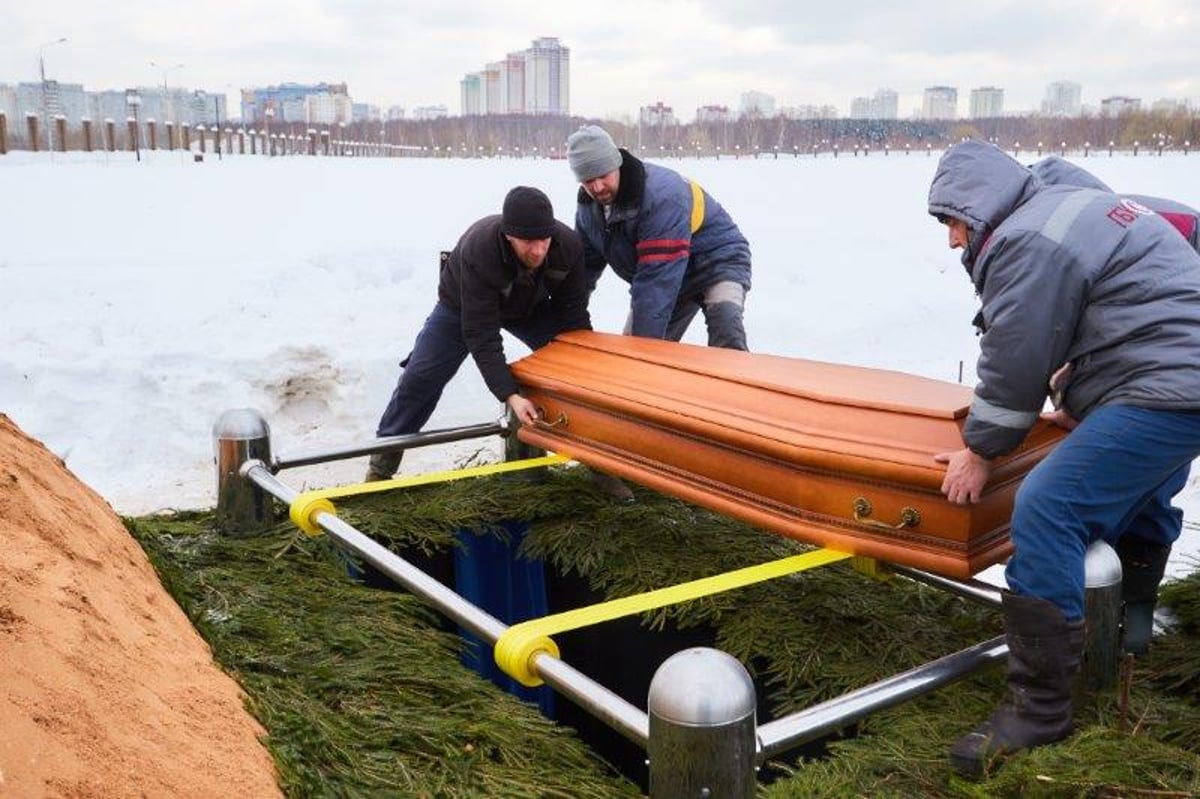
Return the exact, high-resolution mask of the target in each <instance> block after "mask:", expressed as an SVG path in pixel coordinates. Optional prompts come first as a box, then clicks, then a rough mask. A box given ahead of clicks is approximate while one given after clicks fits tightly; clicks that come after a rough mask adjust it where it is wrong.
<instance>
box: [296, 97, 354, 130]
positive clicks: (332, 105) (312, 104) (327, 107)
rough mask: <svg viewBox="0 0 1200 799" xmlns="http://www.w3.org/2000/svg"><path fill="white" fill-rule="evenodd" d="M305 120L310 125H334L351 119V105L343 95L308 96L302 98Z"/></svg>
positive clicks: (348, 98) (352, 112)
mask: <svg viewBox="0 0 1200 799" xmlns="http://www.w3.org/2000/svg"><path fill="white" fill-rule="evenodd" d="M304 102H305V103H306V107H305V109H304V114H305V119H306V120H307V122H308V124H310V125H336V124H338V123H339V122H340V123H343V124H344V123H347V122H349V121H350V120H351V119H352V118H353V114H354V111H353V104H352V103H351V102H350V97H349V95H345V94H328V93H326V94H310V95H308V96H307V97H305V98H304Z"/></svg>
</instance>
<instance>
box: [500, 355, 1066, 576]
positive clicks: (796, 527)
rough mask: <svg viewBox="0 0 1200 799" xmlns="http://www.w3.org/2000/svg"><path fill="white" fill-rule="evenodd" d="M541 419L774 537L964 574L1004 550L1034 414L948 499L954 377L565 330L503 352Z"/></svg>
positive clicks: (1036, 456)
mask: <svg viewBox="0 0 1200 799" xmlns="http://www.w3.org/2000/svg"><path fill="white" fill-rule="evenodd" d="M512 368H513V372H514V373H515V375H516V377H517V380H518V381H519V382H520V384H521V387H522V393H524V394H525V395H526V396H527V397H529V398H530V399H531V400H532V401H533V402H534V403H535V404H536V405H538V406H539V407H540V408H541V410H542V413H543V420H544V421H542V422H540V423H539V424H537V425H535V426H533V427H524V428H522V429H521V431H520V433H519V435H520V438H521V440H523V441H525V442H526V443H528V444H532V445H535V446H538V447H542V448H544V449H547V450H550V451H552V452H558V453H561V454H564V455H568V456H570V457H572V458H575V459H576V460H578V461H581V462H583V463H586V464H589V465H592V466H595V467H597V468H599V469H602V470H604V471H607V472H611V473H613V474H616V475H619V476H621V477H624V478H627V479H629V480H631V481H633V482H636V483H640V484H641V485H644V486H647V487H649V488H652V489H655V490H657V491H661V492H663V493H666V494H671V495H673V496H677V497H680V498H682V499H685V500H688V501H690V502H694V503H696V504H698V505H702V506H705V507H708V508H711V509H713V510H715V511H718V512H720V513H724V514H727V515H729V516H733V517H736V518H738V519H742V520H744V521H746V522H749V523H750V524H753V525H756V526H759V527H763V528H766V529H768V530H772V531H774V532H776V533H780V534H782V535H786V536H790V537H792V538H796V539H800V540H802V541H807V542H809V543H812V544H818V545H821V546H827V547H831V548H833V549H838V550H842V551H846V552H852V553H854V554H857V555H865V556H868V557H873V558H878V559H880V560H885V561H889V562H893V563H900V564H905V565H909V566H915V567H917V568H921V569H926V570H929V571H933V572H937V573H939V574H943V575H947V576H950V577H957V578H966V577H969V576H971V575H973V574H975V573H976V572H978V571H980V570H982V569H984V568H986V567H987V566H990V565H992V564H994V563H997V562H999V561H1002V560H1004V559H1005V558H1006V557H1007V556H1008V555H1009V553H1010V552H1011V550H1012V547H1011V545H1010V544H1009V541H1008V526H1009V517H1010V515H1011V512H1012V502H1013V497H1014V495H1015V493H1016V489H1017V486H1018V485H1019V483H1020V481H1021V478H1022V477H1023V476H1024V475H1025V474H1026V473H1027V472H1028V471H1029V470H1030V469H1031V468H1032V467H1033V466H1034V464H1036V463H1037V462H1038V461H1039V460H1041V459H1042V458H1043V457H1045V455H1047V454H1048V453H1049V452H1050V450H1051V449H1052V448H1053V446H1054V444H1055V443H1056V442H1057V441H1058V439H1059V438H1060V437H1061V435H1062V432H1061V431H1060V430H1059V429H1058V428H1055V427H1053V426H1052V425H1049V424H1047V423H1045V422H1039V423H1038V426H1037V427H1035V428H1034V429H1033V431H1032V432H1031V433H1030V434H1029V436H1028V437H1027V438H1026V440H1025V443H1024V444H1023V445H1022V446H1021V448H1020V449H1018V450H1017V451H1016V452H1014V453H1013V454H1012V455H1009V456H1007V457H1005V458H1002V459H999V460H998V461H997V462H996V466H995V469H994V471H993V474H992V478H991V480H990V481H989V483H988V486H987V487H986V489H985V493H984V496H983V498H982V499H981V501H980V503H978V504H976V505H971V506H967V507H963V506H956V505H952V504H950V503H949V502H947V501H946V500H945V498H944V497H943V496H942V494H941V491H940V486H941V483H942V478H943V476H944V474H945V467H944V466H942V465H941V464H939V463H936V462H935V461H934V459H933V456H934V455H935V454H936V453H939V452H948V451H952V450H956V449H960V448H961V447H962V445H963V444H962V437H961V429H962V425H963V422H964V420H965V418H966V415H967V410H968V407H969V405H970V402H971V390H970V389H969V388H967V387H965V386H960V385H956V384H953V383H944V382H941V381H937V380H930V379H927V378H922V377H916V376H913V375H907V374H902V373H899V372H889V371H883V370H879V369H867V368H862V367H854V366H842V365H837V364H829V363H820V362H817V361H805V360H799V359H794V358H782V357H778V356H771V355H760V354H756V353H745V352H738V351H734V350H724V349H714V348H709V347H697V346H692V345H688V344H676V343H673V342H666V341H657V340H654V339H646V338H635V337H632V336H615V335H608V334H603V333H594V332H587V331H578V332H573V333H568V334H564V335H562V336H559V337H558V338H557V339H556V340H555V341H554V342H552V343H551V344H549V345H548V346H546V347H543V348H542V349H540V350H538V351H537V352H535V353H533V354H532V355H529V356H528V357H526V358H523V359H521V360H519V361H517V362H515V363H514V364H513V365H512Z"/></svg>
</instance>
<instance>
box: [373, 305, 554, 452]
mask: <svg viewBox="0 0 1200 799" xmlns="http://www.w3.org/2000/svg"><path fill="white" fill-rule="evenodd" d="M504 329H505V330H507V331H508V332H510V333H512V334H513V335H514V336H516V337H517V338H519V339H520V340H521V341H523V342H524V343H525V344H526V346H528V347H529V348H530V349H533V350H536V349H538V348H539V347H542V346H545V345H546V344H548V343H549V342H550V339H552V338H554V336H555V335H556V334H557V332H558V331H557V330H554V329H553V324H552V320H551V319H550V318H548V317H546V316H543V315H536V314H535V315H534V316H532V317H530V318H528V319H524V320H521V321H520V322H516V323H513V324H511V325H506V326H505V327H504ZM466 358H467V344H466V342H465V341H463V335H462V317H461V316H460V315H459V313H458V311H455V310H454V309H452V308H449V307H447V306H445V305H443V304H442V303H440V302H439V303H438V304H437V305H435V306H434V308H433V312H432V313H430V314H429V318H428V319H426V320H425V325H424V327H422V328H421V332H420V333H418V334H417V340H416V343H414V344H413V349H412V352H411V353H410V354H409V356H408V357H407V358H405V359H404V360H403V361H401V362H400V366H401V367H402V368H403V370H404V371H403V372H401V374H400V380H399V382H397V383H396V389H395V391H393V392H392V399H391V401H390V402H388V406H387V408H386V409H385V410H384V412H383V416H382V417H381V418H380V420H379V427H378V429H377V430H376V431H375V435H377V436H398V435H404V434H406V433H416V432H417V431H419V430H420V429H421V428H422V427H424V426H425V423H426V422H428V421H429V417H430V416H433V412H434V410H436V409H437V404H438V401H439V400H440V399H441V398H442V391H443V390H444V389H445V388H446V384H447V383H449V382H450V380H451V378H453V377H454V375H455V374H456V373H457V372H458V367H460V366H462V362H463V361H464V360H466Z"/></svg>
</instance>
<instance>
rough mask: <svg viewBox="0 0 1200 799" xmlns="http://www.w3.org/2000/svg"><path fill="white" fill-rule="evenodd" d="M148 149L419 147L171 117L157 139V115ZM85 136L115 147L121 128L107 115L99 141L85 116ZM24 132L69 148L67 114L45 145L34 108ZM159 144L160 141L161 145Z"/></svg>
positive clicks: (86, 144) (342, 152) (35, 141)
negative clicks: (174, 120) (161, 137)
mask: <svg viewBox="0 0 1200 799" xmlns="http://www.w3.org/2000/svg"><path fill="white" fill-rule="evenodd" d="M145 126H146V135H145V149H148V150H158V149H165V150H168V151H173V150H176V149H180V150H192V144H193V136H194V137H195V145H196V148H197V150H198V153H199V154H205V153H206V152H207V151H208V148H209V146H210V145H211V147H212V151H213V153H214V154H216V155H220V154H221V153H222V146H221V145H222V141H221V140H222V138H224V150H223V152H225V153H233V152H234V147H235V144H236V148H237V153H238V154H239V155H245V154H246V153H247V150H249V154H250V155H258V154H260V153H261V154H263V155H268V156H278V155H318V154H320V155H334V156H360V157H365V156H376V157H378V156H387V155H401V154H405V153H406V152H408V151H414V150H415V151H420V150H421V149H422V148H420V147H411V146H402V145H394V144H385V143H383V142H380V143H370V142H355V141H341V140H338V139H333V138H332V137H331V136H330V135H329V132H328V131H317V130H311V129H310V130H309V131H308V132H307V134H306V135H297V134H291V133H268V132H267V131H266V130H265V129H264V130H255V129H253V128H251V129H250V130H246V129H245V128H238V129H237V130H234V129H233V128H230V127H226V128H224V129H223V130H222V129H219V128H218V127H217V126H216V125H213V126H211V127H210V126H205V125H197V126H195V127H192V126H191V125H189V124H187V123H184V124H182V125H178V126H177V125H175V124H174V123H172V122H167V123H166V124H165V125H164V126H162V127H164V128H165V131H164V132H165V136H164V141H163V142H161V143H160V142H159V137H158V133H159V127H160V126H159V124H158V123H156V122H155V121H154V120H147V121H146V123H145ZM81 128H82V137H83V149H84V151H85V152H89V153H90V152H93V151H94V150H96V149H99V148H103V149H104V150H107V151H108V152H115V151H116V150H117V130H116V123H114V122H113V120H111V119H106V120H104V125H103V128H102V130H103V134H104V139H103V141H102V142H100V141H97V139H96V133H95V130H94V126H93V124H92V120H90V119H84V120H83V121H82V125H81ZM25 133H26V137H27V141H28V144H29V149H30V150H31V151H32V152H35V153H36V152H40V151H41V150H43V149H52V150H55V151H57V152H66V151H67V120H66V117H64V116H63V115H61V114H60V115H58V116H56V117H54V120H53V136H51V138H50V139H49V141H46V142H45V143H46V148H43V146H42V145H43V137H44V135H45V134H44V133H43V131H42V125H41V118H40V117H39V116H38V115H37V114H34V113H30V114H27V115H26V116H25ZM8 135H9V134H8V119H7V117H6V116H5V115H4V113H3V112H0V155H5V154H7V153H8V149H9V147H8ZM160 144H161V145H162V146H161V147H160ZM141 147H142V138H141V132H140V130H139V125H138V122H137V120H136V119H134V118H133V117H129V118H128V119H127V120H126V131H125V147H124V149H126V150H128V151H129V152H135V151H137V150H139V149H140V148H141Z"/></svg>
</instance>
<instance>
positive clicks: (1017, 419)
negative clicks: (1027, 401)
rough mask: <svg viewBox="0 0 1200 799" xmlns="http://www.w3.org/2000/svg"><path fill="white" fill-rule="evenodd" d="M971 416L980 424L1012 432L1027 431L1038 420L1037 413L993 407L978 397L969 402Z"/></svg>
mask: <svg viewBox="0 0 1200 799" xmlns="http://www.w3.org/2000/svg"><path fill="white" fill-rule="evenodd" d="M971 415H972V416H974V417H975V418H976V419H978V420H979V421H981V422H986V423H987V424H994V425H996V426H997V427H1008V428H1011V429H1013V430H1027V429H1029V428H1030V427H1032V426H1033V423H1034V422H1036V421H1037V419H1038V412H1037V411H1014V410H1013V409H1011V408H1004V407H1001V406H999V405H993V404H992V403H990V402H988V401H987V400H985V399H983V398H982V397H979V396H976V397H975V399H974V400H972V401H971Z"/></svg>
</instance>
